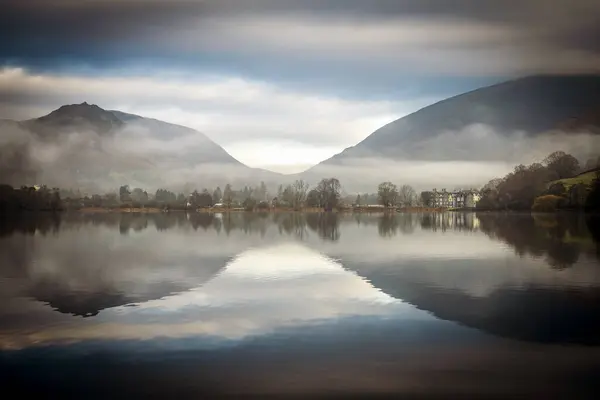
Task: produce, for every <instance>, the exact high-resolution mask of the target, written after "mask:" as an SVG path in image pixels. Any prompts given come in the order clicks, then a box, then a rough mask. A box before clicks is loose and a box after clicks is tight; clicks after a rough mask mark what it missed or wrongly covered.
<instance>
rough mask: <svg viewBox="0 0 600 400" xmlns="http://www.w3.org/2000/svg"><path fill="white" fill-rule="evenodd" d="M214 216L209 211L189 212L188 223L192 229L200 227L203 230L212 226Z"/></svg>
mask: <svg viewBox="0 0 600 400" xmlns="http://www.w3.org/2000/svg"><path fill="white" fill-rule="evenodd" d="M214 219H215V216H214V215H213V214H209V213H192V214H190V219H189V222H190V225H191V226H192V228H193V229H194V230H198V228H202V229H203V230H205V231H206V230H208V228H210V227H212V226H213V223H214Z"/></svg>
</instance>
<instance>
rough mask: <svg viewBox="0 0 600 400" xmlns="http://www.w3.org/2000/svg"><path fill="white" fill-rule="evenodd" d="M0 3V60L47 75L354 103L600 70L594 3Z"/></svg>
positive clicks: (244, 0) (276, 0)
mask: <svg viewBox="0 0 600 400" xmlns="http://www.w3.org/2000/svg"><path fill="white" fill-rule="evenodd" d="M0 3H1V4H2V16H0V18H1V19H2V23H1V24H0V35H1V37H3V38H10V40H3V41H1V42H0V62H3V63H5V64H8V65H12V66H25V67H28V68H33V69H42V70H49V69H51V70H56V69H67V70H69V69H72V68H74V67H81V66H88V67H92V68H93V67H96V68H98V67H99V68H104V67H107V66H123V65H125V64H127V65H131V64H136V63H137V64H142V65H152V66H154V67H157V68H159V67H161V66H162V65H165V64H166V65H169V66H171V67H175V68H180V69H184V70H195V71H198V72H201V71H208V72H219V73H229V74H236V75H244V76H248V77H252V78H259V79H268V80H274V81H281V82H287V83H290V84H294V83H298V82H302V84H305V83H306V82H310V83H312V84H313V86H323V87H324V88H325V89H327V88H330V87H331V86H337V89H338V90H340V91H341V92H342V93H343V94H350V93H351V92H352V90H351V89H349V88H348V86H361V89H362V90H361V91H362V92H363V93H364V92H383V91H385V88H386V87H387V89H388V90H392V91H393V90H394V89H397V88H398V87H402V86H403V85H406V84H407V83H408V82H410V79H411V78H412V77H414V76H415V75H417V76H418V75H423V74H424V75H428V76H431V75H444V76H447V75H452V76H461V75H464V76H473V75H479V76H488V77H489V76H491V77H504V76H509V75H514V74H528V73H535V72H581V71H589V70H598V68H599V53H600V49H599V48H598V44H597V43H596V41H594V40H593V38H594V37H598V36H600V28H598V27H599V26H600V24H599V23H598V22H599V17H598V15H600V6H598V5H597V2H595V1H591V0H575V1H561V2H559V3H553V4H552V5H551V6H550V5H549V4H548V3H547V2H545V1H542V0H525V1H520V2H518V3H517V2H511V3H506V2H499V1H494V2H492V1H476V2H473V1H467V0H444V1H441V0H437V1H434V0H420V1H407V0H375V1H362V0H328V1H327V0H324V1H323V0H321V1H317V0H304V1H302V0H301V1H297V0H294V1H292V0H218V1H217V0H205V1H201V0H196V1H185V0H175V1H141V0H139V1H136V0H108V1H86V2H81V1H74V0H62V1H61V0H58V1H41V0H33V1H20V0H19V1H17V0H14V1H7V0H4V1H1V2H0ZM365 81H368V82H369V83H368V85H369V86H371V87H370V88H369V86H367V85H366V84H364V83H363V82H365ZM474 86H475V85H473V84H469V82H465V83H464V84H463V85H462V87H461V90H459V91H462V90H465V89H471V88H473V87H474ZM365 89H369V90H365Z"/></svg>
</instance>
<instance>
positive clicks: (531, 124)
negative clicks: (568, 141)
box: [322, 75, 600, 164]
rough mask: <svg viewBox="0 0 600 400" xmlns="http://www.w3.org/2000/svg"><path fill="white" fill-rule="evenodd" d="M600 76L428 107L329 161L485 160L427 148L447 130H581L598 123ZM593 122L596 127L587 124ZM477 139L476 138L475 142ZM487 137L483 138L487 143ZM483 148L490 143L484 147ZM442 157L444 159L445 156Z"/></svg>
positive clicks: (488, 91)
mask: <svg viewBox="0 0 600 400" xmlns="http://www.w3.org/2000/svg"><path fill="white" fill-rule="evenodd" d="M598 110H600V76H596V75H588V76H536V77H527V78H521V79H516V80H513V81H509V82H505V83H501V84H498V85H494V86H489V87H485V88H481V89H477V90H474V91H472V92H468V93H465V94H462V95H459V96H455V97H452V98H449V99H446V100H443V101H440V102H439V103H436V104H433V105H430V106H428V107H425V108H423V109H421V110H419V111H417V112H415V113H412V114H410V115H408V116H406V117H404V118H400V119H398V120H396V121H394V122H391V123H389V124H387V125H385V126H384V127H382V128H380V129H378V130H376V131H375V132H373V133H372V134H371V135H369V136H368V137H367V138H366V139H364V140H363V141H362V142H360V143H358V144H357V145H355V146H353V147H350V148H347V149H346V150H344V151H343V152H342V153H340V154H337V155H335V156H334V157H332V158H330V159H328V160H325V161H324V162H323V163H322V164H334V163H337V162H339V161H342V160H344V159H348V158H354V157H356V158H362V157H387V158H391V159H419V160H423V159H425V160H427V159H434V160H440V159H446V160H456V159H459V160H464V159H465V157H469V158H471V159H479V156H478V154H477V153H465V152H462V151H460V150H461V149H453V148H451V147H450V148H446V151H445V152H444V153H443V154H439V153H438V152H436V153H435V157H432V156H433V155H434V154H432V153H430V152H429V151H428V150H429V149H428V146H427V144H431V140H432V139H435V138H436V137H438V136H439V135H441V134H443V133H445V132H457V131H461V130H464V129H466V128H467V127H469V126H472V125H479V124H480V125H485V126H487V127H490V128H492V129H493V130H494V131H495V132H497V133H499V134H503V135H509V134H511V133H514V132H523V133H525V134H526V135H537V134H540V133H543V132H547V131H551V130H553V129H557V128H560V127H561V125H564V124H569V122H571V124H570V125H569V128H570V129H573V128H575V127H577V126H576V125H574V121H578V120H580V119H581V122H580V123H579V125H578V126H579V127H581V128H583V127H586V126H589V125H595V126H597V124H598V122H599V121H598V118H595V119H594V118H592V117H593V116H596V117H597V116H598V114H597V111H598ZM584 121H589V123H590V124H586V123H584ZM476 137H477V136H476V135H475V136H474V138H476ZM484 140H485V136H484V135H481V141H482V142H484ZM481 144H482V145H483V144H485V143H481ZM440 156H441V157H440Z"/></svg>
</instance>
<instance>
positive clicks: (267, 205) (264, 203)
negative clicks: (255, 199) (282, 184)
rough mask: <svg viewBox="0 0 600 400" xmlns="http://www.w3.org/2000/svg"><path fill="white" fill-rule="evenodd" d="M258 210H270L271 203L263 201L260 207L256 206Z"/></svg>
mask: <svg viewBox="0 0 600 400" xmlns="http://www.w3.org/2000/svg"><path fill="white" fill-rule="evenodd" d="M256 208H258V209H259V210H268V209H269V208H270V207H269V203H268V202H266V201H261V202H260V203H258V205H257V206H256Z"/></svg>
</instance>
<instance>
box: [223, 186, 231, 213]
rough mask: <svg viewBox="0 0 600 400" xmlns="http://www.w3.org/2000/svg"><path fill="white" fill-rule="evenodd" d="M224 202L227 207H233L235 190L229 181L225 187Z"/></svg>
mask: <svg viewBox="0 0 600 400" xmlns="http://www.w3.org/2000/svg"><path fill="white" fill-rule="evenodd" d="M223 203H224V204H225V207H227V208H231V203H233V190H231V185H230V184H229V183H228V184H227V185H225V189H224V190H223Z"/></svg>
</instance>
